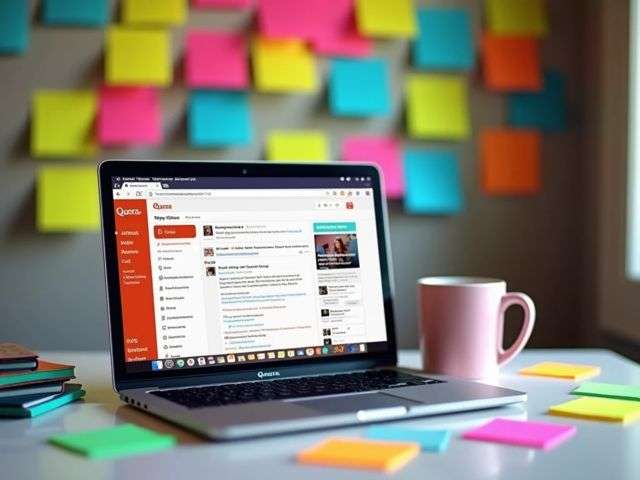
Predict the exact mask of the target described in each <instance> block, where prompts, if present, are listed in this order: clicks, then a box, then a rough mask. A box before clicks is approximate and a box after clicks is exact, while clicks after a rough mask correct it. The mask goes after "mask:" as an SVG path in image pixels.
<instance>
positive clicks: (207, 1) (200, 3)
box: [191, 0, 253, 8]
mask: <svg viewBox="0 0 640 480" xmlns="http://www.w3.org/2000/svg"><path fill="white" fill-rule="evenodd" d="M252 3H253V0H191V4H192V5H193V6H194V7H195V8H247V7H250V6H251V4H252Z"/></svg>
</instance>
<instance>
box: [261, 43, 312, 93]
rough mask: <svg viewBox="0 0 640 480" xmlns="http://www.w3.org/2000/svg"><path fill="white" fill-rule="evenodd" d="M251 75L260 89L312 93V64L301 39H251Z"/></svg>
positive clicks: (309, 53) (310, 55)
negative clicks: (252, 40)
mask: <svg viewBox="0 0 640 480" xmlns="http://www.w3.org/2000/svg"><path fill="white" fill-rule="evenodd" d="M252 62H253V76H254V81H255V87H256V89H257V90H258V91H260V92H273V93H283V92H302V93H304V92H313V91H315V90H316V89H317V79H316V63H315V59H314V58H313V55H312V54H311V52H309V50H308V48H307V46H306V45H305V44H304V42H302V41H301V40H291V39H289V40H272V39H266V38H262V37H257V38H256V39H254V42H253V46H252Z"/></svg>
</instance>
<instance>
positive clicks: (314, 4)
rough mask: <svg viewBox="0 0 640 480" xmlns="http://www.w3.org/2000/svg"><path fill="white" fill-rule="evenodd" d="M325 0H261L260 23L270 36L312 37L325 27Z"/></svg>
mask: <svg viewBox="0 0 640 480" xmlns="http://www.w3.org/2000/svg"><path fill="white" fill-rule="evenodd" d="M323 3H327V4H328V3H330V2H325V0H305V1H304V2H301V1H300V0H260V1H259V2H258V9H257V10H258V11H257V14H258V25H259V27H260V33H261V34H262V35H264V36H265V37H269V38H302V39H311V38H314V37H315V36H316V35H318V34H319V33H320V31H321V29H322V27H323V25H322V18H321V15H322V13H323V10H324V7H323Z"/></svg>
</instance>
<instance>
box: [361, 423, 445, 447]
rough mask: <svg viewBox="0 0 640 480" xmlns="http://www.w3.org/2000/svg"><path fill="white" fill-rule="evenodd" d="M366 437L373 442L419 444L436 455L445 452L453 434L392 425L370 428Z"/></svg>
mask: <svg viewBox="0 0 640 480" xmlns="http://www.w3.org/2000/svg"><path fill="white" fill-rule="evenodd" d="M365 436H366V437H367V438H370V439H372V440H387V441H391V442H414V443H419V444H420V448H421V449H422V450H423V451H425V452H436V453H440V452H444V451H445V450H446V449H447V447H448V446H449V440H451V432H450V431H448V430H426V429H421V428H408V427H394V426H390V425H375V426H373V427H369V428H368V429H367V431H366V433H365Z"/></svg>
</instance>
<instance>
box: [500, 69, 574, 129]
mask: <svg viewBox="0 0 640 480" xmlns="http://www.w3.org/2000/svg"><path fill="white" fill-rule="evenodd" d="M507 118H508V123H509V125H512V126H514V127H521V128H535V129H539V130H541V131H543V132H560V131H563V130H566V128H567V98H566V92H565V79H564V76H563V75H562V73H560V72H556V71H547V72H546V73H545V75H544V85H543V88H542V91H540V92H532V93H529V92H519V93H513V94H511V95H509V100H508V103H507Z"/></svg>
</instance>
